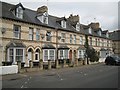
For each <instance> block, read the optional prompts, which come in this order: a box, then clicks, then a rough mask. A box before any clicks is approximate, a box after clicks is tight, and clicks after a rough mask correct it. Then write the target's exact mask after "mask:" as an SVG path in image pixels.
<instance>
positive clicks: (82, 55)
mask: <svg viewBox="0 0 120 90" xmlns="http://www.w3.org/2000/svg"><path fill="white" fill-rule="evenodd" d="M80 52H81V54H80ZM84 55H85V50H82V49H81V50H78V58H84Z"/></svg>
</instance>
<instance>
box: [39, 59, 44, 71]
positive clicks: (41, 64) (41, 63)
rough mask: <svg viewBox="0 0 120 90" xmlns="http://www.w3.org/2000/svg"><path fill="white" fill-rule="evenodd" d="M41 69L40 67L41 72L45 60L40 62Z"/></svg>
mask: <svg viewBox="0 0 120 90" xmlns="http://www.w3.org/2000/svg"><path fill="white" fill-rule="evenodd" d="M39 67H40V70H43V60H42V59H41V60H40V61H39Z"/></svg>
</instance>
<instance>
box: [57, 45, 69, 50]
mask: <svg viewBox="0 0 120 90" xmlns="http://www.w3.org/2000/svg"><path fill="white" fill-rule="evenodd" d="M58 49H59V50H60V49H70V48H69V47H68V46H66V45H60V46H59V47H58Z"/></svg>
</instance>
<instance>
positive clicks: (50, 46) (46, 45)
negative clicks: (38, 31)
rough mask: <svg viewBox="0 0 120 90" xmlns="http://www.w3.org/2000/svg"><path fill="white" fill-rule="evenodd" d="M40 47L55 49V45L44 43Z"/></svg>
mask: <svg viewBox="0 0 120 90" xmlns="http://www.w3.org/2000/svg"><path fill="white" fill-rule="evenodd" d="M42 49H55V47H54V46H53V45H52V44H44V45H43V47H42Z"/></svg>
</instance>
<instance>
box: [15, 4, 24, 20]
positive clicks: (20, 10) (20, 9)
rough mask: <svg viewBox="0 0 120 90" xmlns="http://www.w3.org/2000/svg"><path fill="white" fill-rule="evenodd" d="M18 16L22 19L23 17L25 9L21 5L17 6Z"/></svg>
mask: <svg viewBox="0 0 120 90" xmlns="http://www.w3.org/2000/svg"><path fill="white" fill-rule="evenodd" d="M16 17H18V18H20V19H22V18H23V9H22V7H21V6H19V7H18V8H16Z"/></svg>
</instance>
